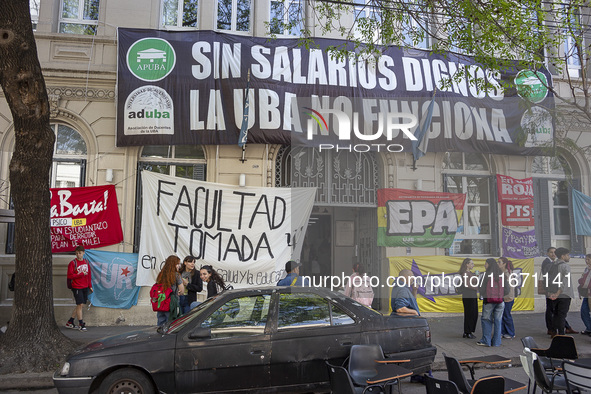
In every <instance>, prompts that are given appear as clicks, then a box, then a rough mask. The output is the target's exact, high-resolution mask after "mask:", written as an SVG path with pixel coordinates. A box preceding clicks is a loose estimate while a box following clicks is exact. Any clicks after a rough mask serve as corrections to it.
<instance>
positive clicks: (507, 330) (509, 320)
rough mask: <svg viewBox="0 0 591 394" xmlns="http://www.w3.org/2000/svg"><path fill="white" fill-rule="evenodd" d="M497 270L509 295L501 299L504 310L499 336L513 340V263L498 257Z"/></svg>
mask: <svg viewBox="0 0 591 394" xmlns="http://www.w3.org/2000/svg"><path fill="white" fill-rule="evenodd" d="M498 264H499V268H500V269H501V271H502V272H503V275H504V277H505V286H506V287H508V288H509V294H507V295H506V296H504V297H503V301H504V302H505V308H504V309H503V323H502V325H501V335H502V337H503V338H505V339H513V338H515V325H514V324H513V316H511V310H512V309H513V304H514V303H515V287H513V286H511V280H509V279H510V278H511V274H512V273H513V269H514V268H513V263H512V262H511V260H509V259H508V258H506V257H499V261H498Z"/></svg>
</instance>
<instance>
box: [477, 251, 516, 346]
mask: <svg viewBox="0 0 591 394" xmlns="http://www.w3.org/2000/svg"><path fill="white" fill-rule="evenodd" d="M484 267H485V268H486V272H485V273H484V278H483V279H482V285H481V286H480V296H481V297H483V299H484V302H483V304H482V317H481V318H480V320H481V321H482V339H481V340H480V341H478V342H476V344H477V345H479V346H501V323H502V320H503V309H505V303H504V302H503V297H504V296H505V295H506V294H505V291H506V293H507V294H508V293H509V287H508V286H503V285H504V282H505V280H504V276H503V273H502V271H501V268H499V265H498V264H497V262H496V261H495V259H493V258H488V259H486V261H485V262H484Z"/></svg>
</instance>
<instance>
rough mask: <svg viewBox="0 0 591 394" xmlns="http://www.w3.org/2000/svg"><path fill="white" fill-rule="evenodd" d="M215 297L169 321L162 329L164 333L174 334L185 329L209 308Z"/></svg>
mask: <svg viewBox="0 0 591 394" xmlns="http://www.w3.org/2000/svg"><path fill="white" fill-rule="evenodd" d="M214 299H215V297H212V298H208V299H207V300H206V301H205V302H203V303H201V304H199V305H197V307H195V308H193V309H192V310H191V311H190V312H189V313H187V314H186V315H183V316H181V317H179V318H178V319H176V320H174V321H173V322H171V323H168V324H167V325H165V326H164V329H163V330H162V331H163V332H162V333H163V334H174V333H176V332H178V331H180V330H182V329H183V327H185V326H186V325H187V324H188V323H189V322H191V321H192V320H193V319H195V318H196V317H198V316H201V314H202V313H203V311H205V310H207V306H208V305H210V304H211V303H212V302H213V300H214Z"/></svg>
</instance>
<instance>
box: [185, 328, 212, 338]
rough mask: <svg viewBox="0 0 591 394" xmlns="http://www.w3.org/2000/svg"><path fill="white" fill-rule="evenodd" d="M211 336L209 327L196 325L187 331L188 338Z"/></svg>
mask: <svg viewBox="0 0 591 394" xmlns="http://www.w3.org/2000/svg"><path fill="white" fill-rule="evenodd" d="M207 338H211V328H209V327H197V328H196V329H194V330H193V331H191V332H190V333H189V339H207Z"/></svg>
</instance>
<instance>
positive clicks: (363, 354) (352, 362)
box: [349, 345, 384, 386]
mask: <svg viewBox="0 0 591 394" xmlns="http://www.w3.org/2000/svg"><path fill="white" fill-rule="evenodd" d="M383 358H384V352H383V351H382V347H381V346H380V345H353V346H351V352H350V353H349V375H351V379H353V383H354V384H355V385H357V386H366V385H367V383H366V380H367V379H370V378H373V377H374V376H375V375H376V371H375V368H374V366H375V360H382V359H383Z"/></svg>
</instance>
